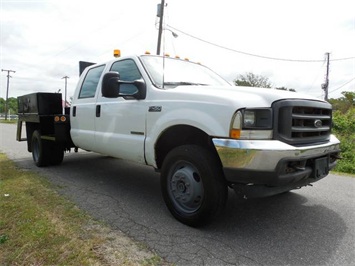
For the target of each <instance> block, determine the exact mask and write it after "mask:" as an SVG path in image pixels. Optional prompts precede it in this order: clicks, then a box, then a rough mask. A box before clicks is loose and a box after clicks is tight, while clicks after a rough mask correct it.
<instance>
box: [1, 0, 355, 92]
mask: <svg viewBox="0 0 355 266" xmlns="http://www.w3.org/2000/svg"><path fill="white" fill-rule="evenodd" d="M160 2H161V0H100V1H98V0H92V1H87V0H86V1H83V0H0V37H1V41H0V65H1V69H5V70H13V71H16V72H15V73H11V78H10V84H9V97H17V96H20V95H23V94H28V93H33V92H57V91H59V90H61V92H62V93H63V94H64V88H65V80H64V79H63V77H64V76H68V77H69V79H68V80H67V81H68V83H67V91H68V92H67V95H68V98H69V97H70V96H72V95H73V94H74V90H75V87H76V83H77V81H78V78H79V67H78V65H79V63H78V62H79V61H89V62H96V63H102V62H105V61H108V60H111V59H113V50H114V49H120V50H121V54H122V55H131V54H143V53H145V51H150V52H151V53H152V54H155V53H156V50H157V39H158V22H159V19H158V18H157V16H156V14H157V4H158V3H160ZM165 2H166V4H167V6H166V8H165V16H164V28H165V30H164V36H163V44H162V51H163V52H164V53H168V54H170V55H171V56H175V55H179V56H180V57H182V58H186V57H187V58H189V59H190V61H195V62H200V63H202V64H204V65H206V66H208V67H210V68H211V69H213V70H214V71H215V72H217V73H219V74H220V75H221V76H222V77H224V78H225V79H227V80H228V81H230V82H233V80H234V79H236V78H238V77H239V75H245V74H246V73H247V72H252V73H254V74H256V75H262V76H265V77H267V78H268V79H269V81H270V82H271V83H272V85H273V87H286V88H293V89H295V90H296V91H298V92H303V93H308V94H310V95H312V96H315V97H318V98H323V97H324V91H322V89H321V84H322V83H324V80H325V73H326V66H327V63H326V60H325V58H326V57H325V54H326V53H330V57H329V58H330V63H329V98H338V97H341V96H342V95H341V92H342V91H353V92H355V12H354V10H355V2H354V1H353V0H337V1H334V0H323V1H319V0H268V1H264V0H248V1H245V0H244V1H240V0H218V1H216V0H215V1H212V0H166V1H165ZM172 31H173V32H175V33H176V34H177V35H178V36H177V37H176V38H175V37H174V36H173V35H172ZM0 74H1V76H0V77H1V81H0V97H2V98H5V97H6V88H7V77H6V76H7V72H4V71H2V72H1V73H0Z"/></svg>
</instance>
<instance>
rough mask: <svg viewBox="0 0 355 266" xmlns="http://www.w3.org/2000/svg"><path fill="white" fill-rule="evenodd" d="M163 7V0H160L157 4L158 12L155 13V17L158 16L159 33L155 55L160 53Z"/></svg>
mask: <svg viewBox="0 0 355 266" xmlns="http://www.w3.org/2000/svg"><path fill="white" fill-rule="evenodd" d="M164 7H165V0H161V4H158V13H157V17H159V18H160V21H159V33H158V45H157V55H160V47H161V36H162V33H163V21H164Z"/></svg>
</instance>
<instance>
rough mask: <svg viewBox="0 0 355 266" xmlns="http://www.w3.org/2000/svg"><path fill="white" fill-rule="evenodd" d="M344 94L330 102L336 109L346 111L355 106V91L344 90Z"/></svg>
mask: <svg viewBox="0 0 355 266" xmlns="http://www.w3.org/2000/svg"><path fill="white" fill-rule="evenodd" d="M341 94H342V95H343V96H342V97H340V98H338V99H330V100H329V102H330V103H331V104H332V105H333V109H334V110H338V111H340V112H342V113H346V111H347V110H349V109H350V108H351V107H355V92H351V91H343V92H342V93H341Z"/></svg>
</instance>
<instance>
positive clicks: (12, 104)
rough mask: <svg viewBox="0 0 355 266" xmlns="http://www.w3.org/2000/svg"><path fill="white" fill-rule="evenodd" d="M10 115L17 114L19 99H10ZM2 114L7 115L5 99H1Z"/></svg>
mask: <svg viewBox="0 0 355 266" xmlns="http://www.w3.org/2000/svg"><path fill="white" fill-rule="evenodd" d="M8 110H9V112H8V113H9V114H17V99H16V98H14V97H10V98H8ZM0 113H2V114H3V113H5V99H3V98H0Z"/></svg>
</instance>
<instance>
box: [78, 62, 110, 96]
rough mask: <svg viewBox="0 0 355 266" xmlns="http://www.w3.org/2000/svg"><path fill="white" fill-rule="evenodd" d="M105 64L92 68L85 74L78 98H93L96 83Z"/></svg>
mask: <svg viewBox="0 0 355 266" xmlns="http://www.w3.org/2000/svg"><path fill="white" fill-rule="evenodd" d="M104 68H105V65H102V66H98V67H95V68H92V69H90V70H89V71H88V73H87V74H86V77H85V79H84V82H83V85H82V86H81V90H80V93H79V98H93V97H95V94H96V89H97V84H98V83H99V80H100V77H101V74H102V71H103V70H104Z"/></svg>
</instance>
